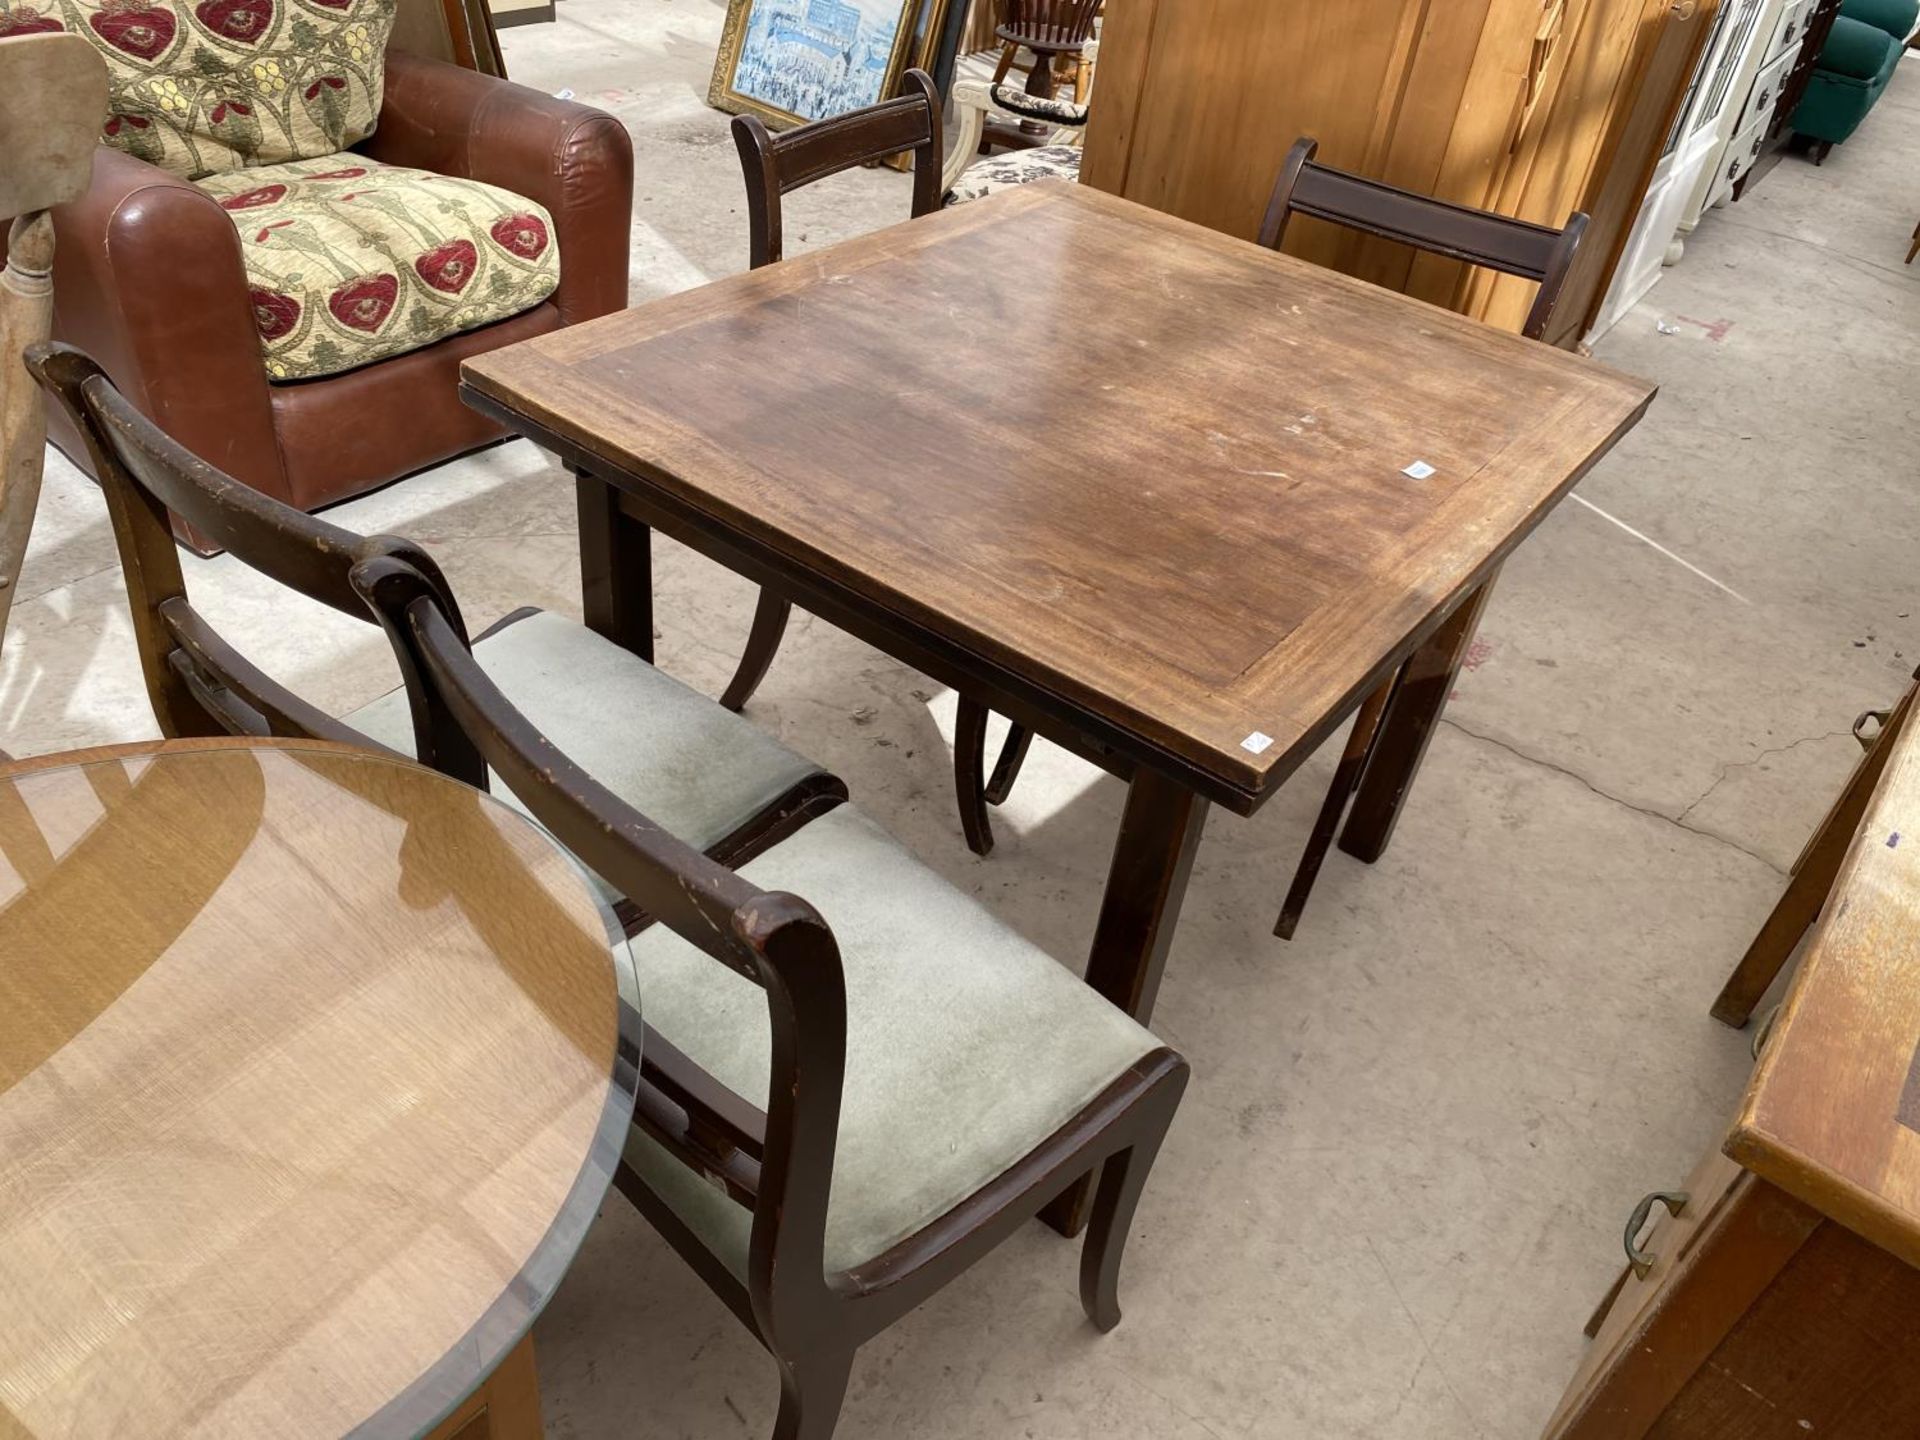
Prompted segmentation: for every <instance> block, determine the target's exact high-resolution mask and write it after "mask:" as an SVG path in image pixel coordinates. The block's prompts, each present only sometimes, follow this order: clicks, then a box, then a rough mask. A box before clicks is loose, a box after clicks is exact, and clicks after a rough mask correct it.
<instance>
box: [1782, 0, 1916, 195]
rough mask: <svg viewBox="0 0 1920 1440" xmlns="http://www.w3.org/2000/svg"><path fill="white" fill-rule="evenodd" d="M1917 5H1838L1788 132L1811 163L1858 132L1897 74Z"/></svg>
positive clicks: (1894, 0)
mask: <svg viewBox="0 0 1920 1440" xmlns="http://www.w3.org/2000/svg"><path fill="white" fill-rule="evenodd" d="M1916 19H1920V0H1841V5H1840V14H1839V15H1838V16H1837V17H1836V18H1835V19H1834V22H1833V33H1832V34H1830V35H1829V36H1828V37H1827V43H1826V45H1825V46H1824V47H1823V48H1822V49H1821V51H1820V60H1819V63H1818V64H1817V65H1816V66H1815V67H1814V71H1813V79H1812V81H1811V82H1810V83H1809V84H1808V86H1807V93H1806V96H1805V97H1804V98H1803V99H1802V100H1801V101H1800V108H1799V109H1797V110H1795V111H1794V112H1793V129H1794V133H1795V134H1796V135H1797V136H1800V137H1802V138H1803V141H1804V142H1808V143H1811V144H1812V146H1813V154H1814V159H1815V160H1816V161H1819V160H1824V159H1826V158H1827V152H1828V151H1829V150H1831V149H1832V148H1833V147H1834V146H1835V145H1838V144H1839V143H1840V142H1841V141H1843V140H1845V139H1846V138H1847V137H1848V136H1849V135H1851V134H1853V132H1854V131H1855V130H1858V129H1859V128H1860V122H1861V121H1862V120H1864V119H1866V118H1867V112H1868V111H1869V110H1871V109H1873V107H1874V104H1875V102H1877V101H1878V100H1879V99H1880V96H1881V95H1882V94H1883V93H1884V92H1885V90H1886V88H1887V85H1888V84H1889V83H1890V82H1891V81H1892V79H1893V73H1894V71H1896V70H1898V69H1899V68H1900V57H1901V55H1902V54H1903V53H1905V51H1906V47H1907V36H1909V35H1911V34H1912V33H1913V28H1914V22H1915V21H1916Z"/></svg>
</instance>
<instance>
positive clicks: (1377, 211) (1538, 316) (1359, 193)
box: [1260, 139, 1587, 340]
mask: <svg viewBox="0 0 1920 1440" xmlns="http://www.w3.org/2000/svg"><path fill="white" fill-rule="evenodd" d="M1319 149H1320V142H1319V141H1317V140H1313V139H1303V140H1300V141H1298V142H1296V143H1295V145H1294V147H1293V149H1292V150H1291V151H1289V152H1288V154H1287V163H1286V164H1285V165H1284V166H1282V167H1281V170H1280V180H1279V183H1278V184H1276V185H1275V186H1274V187H1273V200H1272V202H1271V203H1270V204H1269V205H1268V206H1267V218H1266V222H1265V223H1264V224H1263V225H1262V226H1261V227H1260V243H1261V244H1262V245H1266V246H1269V247H1270V248H1272V249H1275V250H1277V249H1279V248H1280V244H1281V242H1282V241H1283V240H1285V239H1286V234H1287V224H1288V222H1289V221H1290V220H1292V219H1293V217H1294V216H1295V215H1311V216H1314V217H1315V218H1317V219H1320V220H1329V221H1332V222H1333V223H1334V224H1336V225H1344V226H1346V227H1347V228H1348V229H1350V230H1360V231H1364V232H1365V233H1366V234H1369V235H1378V236H1381V237H1382V238H1384V239H1388V240H1397V241H1399V242H1400V243H1401V244H1403V245H1411V246H1413V247H1414V248H1415V249H1417V250H1424V251H1427V252H1428V253H1429V254H1433V255H1444V256H1447V257H1448V258H1449V259H1453V260H1464V261H1466V262H1467V263H1468V264H1470V265H1481V266H1485V267H1486V268H1487V269H1489V270H1498V271H1500V272H1501V273H1503V274H1507V275H1517V276H1519V277H1520V278H1521V279H1524V280H1533V281H1536V282H1538V284H1539V286H1540V291H1539V293H1538V294H1537V295H1536V296H1535V297H1534V302H1533V309H1532V310H1531V311H1530V312H1529V313H1528V315H1527V323H1526V325H1525V327H1524V328H1523V329H1522V330H1521V334H1523V335H1525V336H1526V337H1527V338H1528V339H1530V340H1538V339H1540V338H1541V337H1542V336H1544V335H1545V334H1546V333H1547V325H1548V323H1549V322H1550V321H1551V320H1552V319H1553V309H1554V306H1555V305H1556V304H1558V303H1559V300H1560V292H1561V290H1562V289H1563V288H1565V286H1566V282H1567V274H1568V272H1569V271H1570V270H1572V268H1573V260H1574V255H1575V254H1576V253H1577V252H1578V250H1579V248H1580V241H1581V239H1582V238H1583V237H1584V236H1585V235H1586V233H1587V217H1586V216H1585V215H1584V214H1581V213H1579V212H1578V211H1576V212H1575V213H1574V214H1573V216H1572V217H1571V218H1570V219H1569V220H1568V221H1567V223H1566V226H1565V228H1563V229H1560V230H1555V229H1553V228H1552V227H1551V226H1547V225H1535V224H1533V223H1532V222H1530V221H1527V220H1515V219H1513V218H1512V217H1511V216H1507V215H1496V214H1494V213H1493V212H1492V211H1489V210H1475V209H1473V208H1472V207H1471V206H1467V205H1455V204H1452V203H1451V202H1449V201H1446V200H1435V199H1433V198H1432V197H1431V196H1428V195H1416V194H1414V193H1413V192H1412V191H1411V190H1402V189H1400V188H1399V187H1398V186H1394V185H1387V184H1383V183H1382V182H1380V181H1378V180H1367V179H1364V178H1362V177H1361V176H1358V175H1350V174H1348V173H1347V172H1346V171H1344V170H1335V169H1333V168H1332V167H1331V166H1328V165H1322V164H1319V163H1318V162H1317V161H1315V159H1314V158H1313V157H1314V156H1315V155H1316V154H1317V153H1318V152H1319Z"/></svg>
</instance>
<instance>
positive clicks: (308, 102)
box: [0, 0, 396, 180]
mask: <svg viewBox="0 0 1920 1440" xmlns="http://www.w3.org/2000/svg"><path fill="white" fill-rule="evenodd" d="M395 8H396V7H395V0H198V3H194V0H13V3H12V4H10V5H7V6H5V7H4V8H0V37H5V36H7V35H12V34H26V33H31V32H33V31H36V30H70V31H72V32H73V33H74V34H76V35H78V36H80V37H81V38H82V39H84V40H87V41H90V42H91V43H92V45H93V47H94V48H95V49H96V50H98V51H99V52H100V53H101V55H103V56H104V57H105V58H106V62H107V84H108V98H107V109H108V116H107V121H106V125H105V128H104V130H103V132H102V134H101V137H100V138H101V140H102V142H103V143H105V144H108V145H112V146H115V147H117V148H118V149H121V150H125V151H126V152H127V153H128V154H130V155H133V156H135V157H136V158H138V159H141V160H145V161H147V162H149V163H150V164H153V165H158V166H159V167H160V168H161V169H163V170H167V171H171V172H172V173H173V174H175V175H179V176H181V177H182V178H184V179H187V180H197V179H199V178H200V177H201V176H202V175H213V174H218V173H220V172H222V171H227V170H238V169H242V168H244V167H246V166H249V165H277V164H279V163H281V162H282V161H285V160H301V159H307V158H310V157H313V156H319V155H331V154H333V153H334V152H335V151H338V150H344V149H346V148H347V146H349V145H353V144H356V143H358V142H359V141H361V140H364V139H366V138H367V136H369V135H371V134H372V133H373V128H374V123H375V121H376V120H377V119H378V118H379V115H380V100H381V91H382V78H383V66H384V64H385V55H386V51H387V37H388V35H389V34H390V33H391V32H392V30H393V17H394V12H395Z"/></svg>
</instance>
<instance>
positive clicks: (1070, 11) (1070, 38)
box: [995, 0, 1103, 50]
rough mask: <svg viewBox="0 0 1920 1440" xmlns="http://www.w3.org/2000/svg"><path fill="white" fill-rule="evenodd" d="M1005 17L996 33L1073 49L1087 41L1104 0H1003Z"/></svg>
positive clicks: (1044, 46)
mask: <svg viewBox="0 0 1920 1440" xmlns="http://www.w3.org/2000/svg"><path fill="white" fill-rule="evenodd" d="M1004 3H1005V6H1006V9H1005V14H1006V19H1005V20H1004V21H1002V22H1001V24H1000V27H999V29H998V30H997V31H995V33H996V34H997V35H999V36H1000V38H1001V39H1003V40H1012V41H1015V42H1017V43H1018V44H1021V45H1026V46H1029V47H1033V48H1038V49H1042V50H1074V49H1078V48H1079V47H1080V46H1082V45H1085V44H1086V43H1087V40H1088V38H1089V37H1090V36H1091V35H1092V34H1093V23H1094V21H1095V20H1097V19H1099V17H1100V6H1101V4H1102V3H1103V0H1004Z"/></svg>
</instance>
